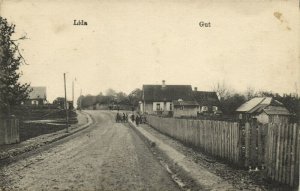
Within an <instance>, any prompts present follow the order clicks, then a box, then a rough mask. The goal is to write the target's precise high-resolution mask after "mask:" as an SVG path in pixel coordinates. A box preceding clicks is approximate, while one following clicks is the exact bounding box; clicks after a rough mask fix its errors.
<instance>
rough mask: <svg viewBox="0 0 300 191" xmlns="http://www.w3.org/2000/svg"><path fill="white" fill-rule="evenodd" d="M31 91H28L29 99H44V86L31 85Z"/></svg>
mask: <svg viewBox="0 0 300 191" xmlns="http://www.w3.org/2000/svg"><path fill="white" fill-rule="evenodd" d="M31 88H32V91H31V92H30V93H29V99H46V98H47V96H46V87H31Z"/></svg>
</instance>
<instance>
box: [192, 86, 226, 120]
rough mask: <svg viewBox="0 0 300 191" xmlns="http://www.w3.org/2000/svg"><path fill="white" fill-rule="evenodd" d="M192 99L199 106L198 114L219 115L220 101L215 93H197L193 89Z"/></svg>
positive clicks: (195, 89) (220, 112)
mask: <svg viewBox="0 0 300 191" xmlns="http://www.w3.org/2000/svg"><path fill="white" fill-rule="evenodd" d="M193 96H194V99H195V100H196V101H197V103H198V104H199V109H198V114H203V115H205V114H209V115H220V114H222V111H221V110H220V101H219V98H218V96H217V93H216V92H207V91H198V90H197V88H196V87H195V88H194V91H193Z"/></svg>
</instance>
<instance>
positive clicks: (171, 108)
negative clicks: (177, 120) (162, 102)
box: [170, 103, 173, 111]
mask: <svg viewBox="0 0 300 191" xmlns="http://www.w3.org/2000/svg"><path fill="white" fill-rule="evenodd" d="M172 110H173V105H172V103H170V111H172Z"/></svg>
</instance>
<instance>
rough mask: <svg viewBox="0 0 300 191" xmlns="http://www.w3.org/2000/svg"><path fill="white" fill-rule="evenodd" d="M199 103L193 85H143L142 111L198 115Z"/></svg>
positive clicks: (161, 113)
mask: <svg viewBox="0 0 300 191" xmlns="http://www.w3.org/2000/svg"><path fill="white" fill-rule="evenodd" d="M198 106H199V105H198V103H197V102H196V101H195V99H194V97H193V91H192V87H191V85H166V83H165V81H164V80H163V81H162V84H161V85H143V90H142V100H141V101H140V102H139V110H140V112H141V113H148V114H157V115H169V116H176V117H179V116H197V109H198Z"/></svg>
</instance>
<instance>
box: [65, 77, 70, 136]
mask: <svg viewBox="0 0 300 191" xmlns="http://www.w3.org/2000/svg"><path fill="white" fill-rule="evenodd" d="M64 88H65V110H66V125H67V133H68V132H69V113H68V101H67V85H66V73H64Z"/></svg>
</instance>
